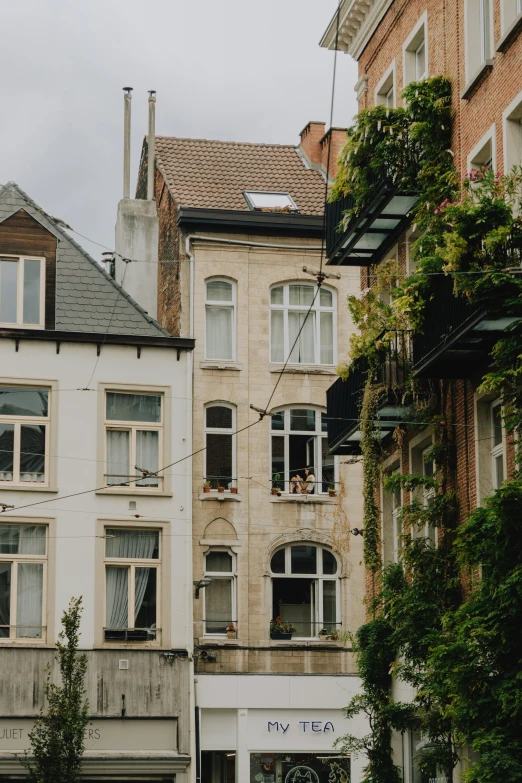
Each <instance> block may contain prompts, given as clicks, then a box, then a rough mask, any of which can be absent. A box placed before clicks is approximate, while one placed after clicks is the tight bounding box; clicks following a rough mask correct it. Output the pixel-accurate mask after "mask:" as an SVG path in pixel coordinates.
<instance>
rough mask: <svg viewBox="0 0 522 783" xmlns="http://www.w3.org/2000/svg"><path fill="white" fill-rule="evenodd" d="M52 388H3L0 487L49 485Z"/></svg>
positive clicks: (0, 433)
mask: <svg viewBox="0 0 522 783" xmlns="http://www.w3.org/2000/svg"><path fill="white" fill-rule="evenodd" d="M49 396H50V392H49V389H39V388H36V387H26V388H21V387H17V388H15V387H11V386H2V387H0V486H1V485H2V484H4V483H5V484H14V485H16V484H19V485H20V486H22V487H23V486H27V485H28V484H43V485H45V484H48V483H49V479H48V476H49V425H50V417H49Z"/></svg>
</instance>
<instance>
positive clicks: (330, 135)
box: [320, 128, 347, 180]
mask: <svg viewBox="0 0 522 783" xmlns="http://www.w3.org/2000/svg"><path fill="white" fill-rule="evenodd" d="M346 130H347V129H346V128H330V130H328V131H327V132H326V133H325V134H324V135H323V136H322V138H321V140H320V145H321V163H322V169H323V171H324V172H326V169H327V168H328V169H329V170H328V179H330V180H331V179H334V178H335V175H336V174H337V161H338V160H339V155H340V154H341V150H342V148H343V147H344V145H345V144H346ZM329 149H330V165H329V166H328V150H329Z"/></svg>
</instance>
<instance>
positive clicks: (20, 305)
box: [0, 253, 45, 329]
mask: <svg viewBox="0 0 522 783" xmlns="http://www.w3.org/2000/svg"><path fill="white" fill-rule="evenodd" d="M4 258H5V259H6V260H7V259H8V260H11V259H12V260H16V261H18V269H17V278H16V322H15V323H12V322H9V321H0V326H5V327H13V326H23V327H24V329H44V328H45V258H43V257H42V256H30V255H22V256H18V255H12V254H11V253H0V260H2V259H4ZM25 261H39V262H40V321H39V322H38V323H37V324H26V323H24V320H23V314H24V264H25ZM1 284H2V282H1V279H0V286H1Z"/></svg>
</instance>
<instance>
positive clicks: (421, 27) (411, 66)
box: [402, 11, 429, 87]
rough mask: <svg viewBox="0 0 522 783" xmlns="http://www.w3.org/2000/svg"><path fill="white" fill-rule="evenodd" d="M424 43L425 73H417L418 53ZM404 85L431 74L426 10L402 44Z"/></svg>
mask: <svg viewBox="0 0 522 783" xmlns="http://www.w3.org/2000/svg"><path fill="white" fill-rule="evenodd" d="M423 45H424V73H423V74H422V75H421V76H418V75H417V53H418V51H419V49H420V47H421V46H423ZM402 63H403V77H402V81H403V86H404V87H406V86H407V85H408V84H410V83H411V82H414V81H420V80H422V79H427V78H428V76H429V60H428V12H427V11H425V12H424V13H423V14H422V16H421V17H420V18H419V20H418V21H417V23H416V24H415V26H414V28H413V30H412V31H411V33H410V34H409V35H408V37H407V38H406V40H405V41H404V43H403V45H402Z"/></svg>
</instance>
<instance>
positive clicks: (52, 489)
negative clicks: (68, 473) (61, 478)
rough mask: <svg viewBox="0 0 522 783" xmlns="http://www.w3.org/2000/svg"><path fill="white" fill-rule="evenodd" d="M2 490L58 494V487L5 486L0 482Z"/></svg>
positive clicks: (35, 485) (36, 485)
mask: <svg viewBox="0 0 522 783" xmlns="http://www.w3.org/2000/svg"><path fill="white" fill-rule="evenodd" d="M0 490H1V491H2V492H3V491H4V490H8V491H9V492H58V487H43V486H40V485H39V484H29V482H28V483H27V484H7V483H6V484H4V482H3V481H2V482H0Z"/></svg>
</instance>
